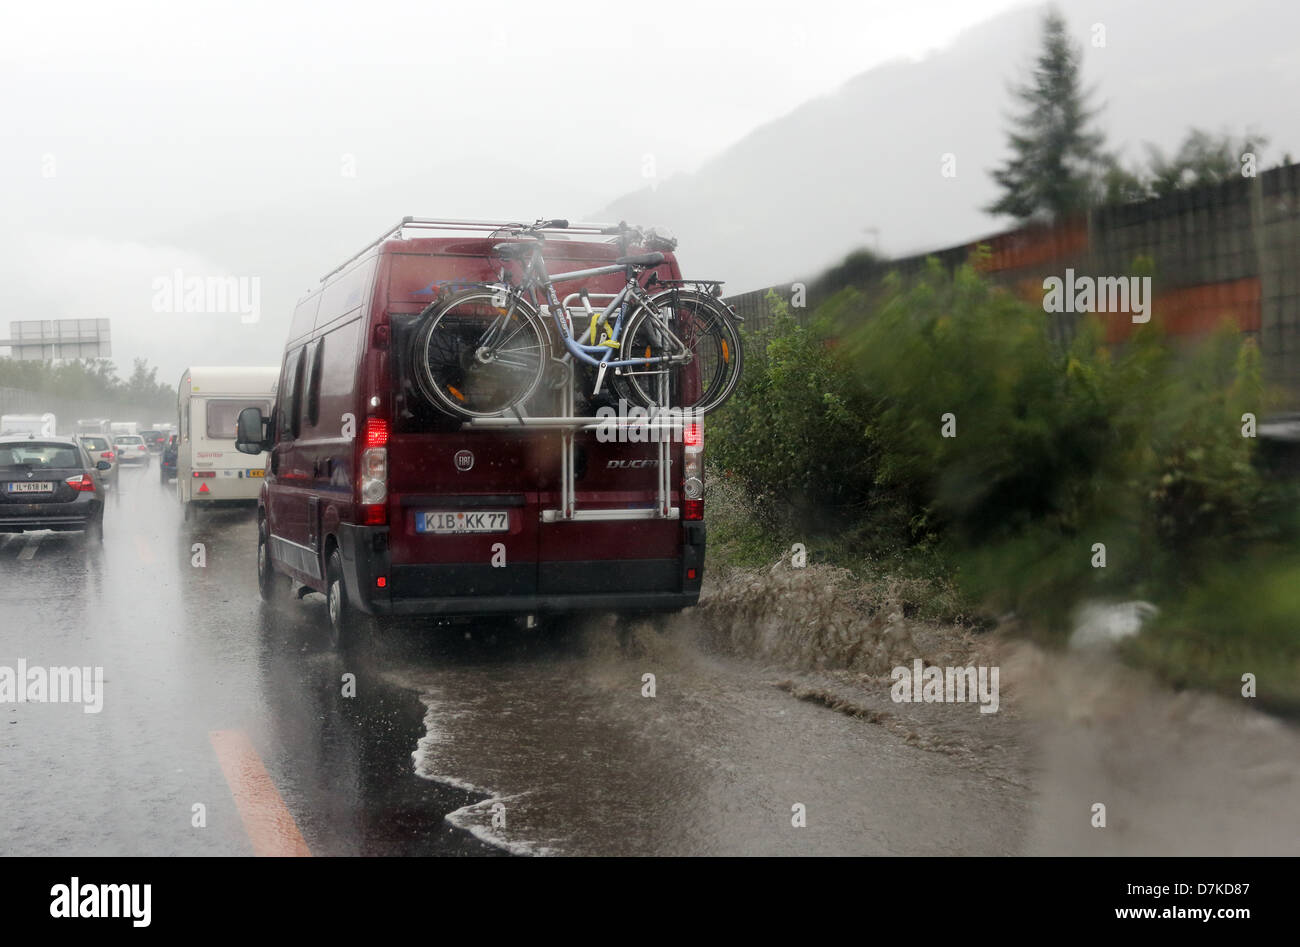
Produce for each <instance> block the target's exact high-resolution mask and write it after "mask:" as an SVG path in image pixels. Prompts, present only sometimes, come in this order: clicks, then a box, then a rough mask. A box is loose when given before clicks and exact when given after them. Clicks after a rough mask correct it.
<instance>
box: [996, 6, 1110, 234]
mask: <svg viewBox="0 0 1300 947" xmlns="http://www.w3.org/2000/svg"><path fill="white" fill-rule="evenodd" d="M1012 93H1013V94H1014V95H1015V97H1016V98H1017V99H1019V100H1020V101H1021V102H1022V103H1023V104H1024V107H1025V108H1024V112H1023V113H1022V114H1021V115H1019V116H1016V117H1014V118H1012V119H1011V121H1012V130H1011V131H1010V132H1009V133H1008V135H1007V138H1008V141H1009V142H1010V145H1011V150H1012V152H1013V154H1012V157H1011V158H1010V160H1008V161H1007V163H1006V165H1005V166H1004V167H1002V168H1000V169H998V170H996V171H993V172H992V175H993V179H994V180H995V181H997V183H998V184H999V186H1001V188H1002V196H1001V197H1000V198H998V200H997V201H995V202H994V203H993V204H991V205H989V206H988V207H987V208H986V209H987V210H988V211H989V212H991V213H994V214H1008V215H1010V216H1012V217H1016V218H1018V219H1020V220H1030V219H1035V218H1038V219H1047V220H1060V219H1061V218H1064V217H1068V216H1070V215H1072V214H1076V213H1079V212H1081V211H1083V210H1085V209H1087V207H1088V206H1089V204H1091V203H1092V200H1093V197H1094V195H1095V194H1096V191H1097V189H1098V179H1099V177H1100V175H1101V172H1102V171H1103V170H1104V166H1105V163H1106V162H1105V157H1104V155H1103V153H1102V143H1103V141H1104V136H1103V135H1102V134H1101V133H1100V132H1097V131H1093V130H1092V129H1091V123H1092V120H1093V119H1094V118H1095V117H1096V110H1094V109H1090V108H1088V106H1087V101H1086V99H1087V94H1086V93H1085V92H1084V91H1083V90H1082V89H1081V88H1080V84H1079V53H1078V50H1077V49H1076V48H1075V47H1073V46H1072V45H1071V44H1070V41H1069V39H1068V37H1067V36H1066V32H1065V20H1064V19H1063V18H1062V17H1061V15H1060V13H1059V12H1057V11H1055V10H1052V11H1049V12H1048V14H1047V15H1046V17H1044V19H1043V48H1042V51H1041V52H1040V53H1039V55H1038V59H1037V61H1036V63H1035V65H1034V70H1033V76H1032V78H1031V80H1030V81H1029V82H1028V83H1026V84H1025V85H1022V86H1019V87H1016V88H1013V89H1012Z"/></svg>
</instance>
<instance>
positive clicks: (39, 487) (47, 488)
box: [5, 480, 54, 493]
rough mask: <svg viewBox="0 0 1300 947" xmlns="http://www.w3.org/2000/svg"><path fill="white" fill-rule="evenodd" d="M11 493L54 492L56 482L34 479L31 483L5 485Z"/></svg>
mask: <svg viewBox="0 0 1300 947" xmlns="http://www.w3.org/2000/svg"><path fill="white" fill-rule="evenodd" d="M5 490H6V491H8V492H9V493H53V492H54V483H53V482H52V481H49V480H33V481H32V482H30V483H10V484H6V485H5Z"/></svg>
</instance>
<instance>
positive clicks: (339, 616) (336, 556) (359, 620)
mask: <svg viewBox="0 0 1300 947" xmlns="http://www.w3.org/2000/svg"><path fill="white" fill-rule="evenodd" d="M325 607H326V613H327V615H328V618H329V629H330V644H331V645H332V646H333V647H334V650H335V651H339V652H343V651H347V650H349V649H350V648H352V646H353V645H355V644H356V643H357V642H358V641H359V640H360V639H362V638H365V637H369V636H371V635H373V634H374V633H375V631H376V630H377V628H378V623H377V622H376V621H375V619H374V617H373V616H371V615H367V614H366V613H365V612H363V611H360V610H359V609H358V608H357V607H356V606H354V605H353V604H352V601H351V599H349V598H348V584H347V582H346V581H345V580H344V578H343V556H342V554H341V553H340V552H339V550H338V547H337V546H336V547H334V548H333V549H331V550H330V555H329V561H328V562H327V563H326V564H325Z"/></svg>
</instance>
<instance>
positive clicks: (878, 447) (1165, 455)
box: [710, 261, 1297, 633]
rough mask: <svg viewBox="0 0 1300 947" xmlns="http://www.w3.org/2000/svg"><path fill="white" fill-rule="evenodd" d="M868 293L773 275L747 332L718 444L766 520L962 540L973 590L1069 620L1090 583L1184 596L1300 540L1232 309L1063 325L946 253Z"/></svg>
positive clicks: (936, 544)
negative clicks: (806, 310)
mask: <svg viewBox="0 0 1300 947" xmlns="http://www.w3.org/2000/svg"><path fill="white" fill-rule="evenodd" d="M975 262H976V263H978V261H975ZM873 298H874V299H875V301H869V300H868V297H866V296H864V295H862V294H861V293H858V292H856V291H854V290H852V289H846V290H843V291H841V292H839V293H838V294H836V295H835V296H834V297H832V298H831V299H830V300H829V301H827V302H826V303H825V304H823V305H822V306H821V307H819V309H818V311H817V312H816V313H815V314H814V315H813V317H812V318H811V319H810V321H809V323H808V327H806V328H804V327H801V326H799V325H797V324H796V323H795V322H794V320H793V319H791V318H790V316H789V313H788V311H787V310H786V309H785V307H784V305H783V304H782V303H781V301H780V300H779V299H777V298H776V297H775V296H770V297H769V302H770V304H771V305H772V307H773V311H774V313H775V318H774V319H773V321H772V324H771V326H770V328H768V329H767V330H765V331H763V332H758V333H753V334H751V335H748V336H747V337H746V346H747V347H746V361H747V364H746V371H745V377H744V379H743V381H742V384H741V387H740V389H739V390H738V392H737V394H736V395H735V396H734V398H733V399H732V401H731V402H730V403H729V404H728V405H727V406H726V407H725V408H724V409H723V410H722V411H720V412H719V413H718V414H717V415H716V416H715V420H713V421H712V422H711V428H710V431H711V437H710V451H711V458H712V461H713V462H714V463H715V464H716V465H717V466H718V467H719V468H721V469H722V470H723V471H724V472H725V473H724V475H728V476H730V477H733V478H737V479H738V480H739V481H740V482H742V483H743V484H744V485H745V487H746V488H747V490H748V492H749V495H750V497H751V498H752V499H753V500H754V506H753V509H754V510H756V511H758V512H757V515H758V517H759V519H760V520H761V523H762V525H763V527H764V528H766V529H769V530H779V529H787V528H789V526H790V524H802V525H808V524H813V525H814V526H816V527H817V528H820V529H823V530H826V531H828V532H830V533H832V534H834V535H835V536H836V537H838V539H839V541H841V543H842V544H843V545H844V546H845V548H846V549H847V550H848V551H854V550H856V551H857V552H858V553H859V554H869V555H872V556H877V557H881V558H889V559H895V560H897V559H898V558H899V557H900V556H901V557H903V558H904V559H906V558H907V557H908V556H912V557H914V558H915V557H916V556H918V555H924V556H925V557H927V559H928V562H929V566H928V568H930V569H931V570H932V569H933V566H934V563H935V561H943V562H946V563H948V564H949V566H950V568H951V570H952V575H953V576H954V577H955V578H956V580H957V582H958V584H959V586H960V587H961V588H962V589H963V591H964V594H966V595H968V596H970V597H974V598H977V599H978V600H980V601H983V602H985V604H986V606H987V607H989V608H992V609H997V610H999V611H1000V610H1003V609H1015V610H1017V611H1018V612H1021V613H1022V614H1024V615H1026V616H1028V617H1031V618H1034V619H1037V621H1036V625H1037V626H1038V627H1040V628H1043V629H1046V630H1048V631H1049V632H1052V633H1059V632H1062V631H1064V629H1065V627H1066V625H1067V618H1068V613H1069V612H1070V610H1071V609H1072V608H1073V606H1074V605H1075V604H1076V603H1077V602H1078V600H1079V599H1080V598H1081V597H1088V596H1090V597H1105V596H1122V597H1135V596H1140V597H1147V598H1151V599H1153V600H1155V601H1157V602H1163V601H1168V600H1172V599H1175V598H1176V597H1177V596H1178V595H1180V594H1181V593H1182V591H1183V590H1185V589H1187V588H1189V587H1192V586H1195V585H1199V584H1202V583H1204V582H1206V581H1209V580H1211V579H1213V577H1214V576H1215V574H1216V570H1217V569H1218V568H1219V567H1220V566H1221V565H1222V564H1223V563H1224V562H1229V561H1233V560H1235V559H1237V558H1238V557H1240V556H1243V555H1246V554H1247V553H1248V552H1249V551H1250V550H1252V549H1255V548H1257V547H1258V545H1259V544H1260V543H1261V542H1267V543H1273V544H1282V545H1285V543H1286V542H1288V541H1294V538H1295V536H1296V535H1297V532H1296V529H1295V525H1294V521H1295V517H1294V515H1291V512H1290V511H1291V510H1293V509H1294V504H1293V503H1292V501H1291V499H1289V498H1288V497H1287V496H1284V495H1283V494H1282V493H1279V492H1278V491H1276V490H1275V489H1273V488H1272V487H1270V485H1269V484H1267V483H1265V482H1264V481H1263V480H1262V479H1261V477H1260V475H1259V473H1258V472H1257V470H1256V467H1255V465H1254V464H1253V463H1252V452H1253V449H1254V445H1255V443H1256V442H1255V441H1254V440H1253V439H1251V438H1247V437H1243V436H1242V430H1241V426H1242V415H1243V414H1244V413H1246V412H1251V413H1254V414H1256V415H1257V416H1258V415H1260V414H1262V413H1263V411H1264V410H1265V408H1266V407H1267V404H1266V399H1265V396H1264V392H1263V388H1262V385H1261V383H1260V368H1259V353H1258V350H1257V349H1256V347H1255V346H1254V344H1253V342H1250V341H1249V340H1246V341H1243V339H1242V338H1241V336H1240V333H1239V332H1237V330H1236V329H1235V327H1231V326H1229V327H1225V328H1224V329H1223V330H1222V331H1220V332H1217V333H1215V334H1214V335H1213V336H1212V337H1211V338H1210V339H1208V340H1205V341H1204V342H1203V343H1202V344H1199V345H1195V346H1190V347H1189V346H1185V345H1181V344H1178V345H1176V344H1174V343H1173V342H1171V341H1170V340H1168V339H1166V338H1164V337H1163V336H1162V334H1161V333H1160V331H1159V330H1158V329H1157V328H1155V327H1154V326H1153V325H1145V326H1141V327H1138V328H1137V330H1136V331H1135V333H1134V335H1133V337H1132V338H1131V339H1130V341H1129V342H1128V343H1127V344H1125V345H1124V346H1122V347H1120V348H1118V349H1115V350H1113V349H1112V348H1110V347H1108V346H1106V345H1104V344H1103V342H1102V338H1101V331H1100V329H1101V327H1100V325H1099V324H1097V323H1095V322H1093V321H1084V322H1083V323H1082V324H1081V325H1080V326H1079V327H1078V331H1077V333H1076V335H1075V337H1074V339H1073V341H1072V342H1071V343H1070V344H1069V345H1068V346H1067V347H1061V346H1060V345H1058V344H1056V343H1054V342H1053V341H1052V339H1051V338H1050V337H1049V334H1048V317H1047V316H1046V315H1045V313H1044V311H1043V309H1042V307H1041V306H1040V305H1035V304H1032V303H1028V302H1025V301H1024V300H1021V299H1018V298H1016V297H1015V296H1013V295H1011V294H1009V293H1008V292H1006V291H1004V290H1002V289H999V288H997V287H995V286H993V285H992V284H991V283H990V282H989V281H988V280H986V279H985V278H983V277H982V276H981V275H980V274H979V272H978V267H977V266H976V265H966V266H962V267H959V268H958V269H957V270H956V272H955V273H949V272H948V271H947V270H945V269H944V268H943V267H942V266H941V265H940V264H939V263H938V262H937V261H931V264H930V266H929V267H928V269H927V270H926V271H925V272H924V273H922V274H921V275H920V276H919V277H918V278H916V279H913V280H910V281H905V280H903V279H901V278H899V277H898V276H897V275H892V276H890V277H888V278H887V279H886V280H885V281H884V285H883V295H880V296H878V297H873ZM837 339H838V340H839V341H838V343H837V342H836V341H835V340H837ZM945 427H947V428H948V431H947V433H951V434H955V436H944V434H945ZM1288 504H1291V506H1288ZM1284 513H1285V515H1283V514H1284ZM750 539H751V541H750V542H749V544H748V548H750V549H751V550H755V549H758V548H760V547H761V546H762V544H761V543H756V542H755V541H754V537H753V536H751V537H750ZM1098 543H1100V544H1104V546H1105V567H1104V568H1096V567H1095V566H1094V561H1095V553H1094V546H1095V544H1098ZM909 550H910V552H909ZM936 557H937V560H936Z"/></svg>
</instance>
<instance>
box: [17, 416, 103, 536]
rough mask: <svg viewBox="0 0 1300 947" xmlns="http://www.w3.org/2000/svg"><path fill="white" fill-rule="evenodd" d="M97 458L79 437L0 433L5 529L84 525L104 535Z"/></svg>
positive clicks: (90, 532)
mask: <svg viewBox="0 0 1300 947" xmlns="http://www.w3.org/2000/svg"><path fill="white" fill-rule="evenodd" d="M109 466H110V465H109V463H108V461H106V460H100V461H92V460H91V459H90V455H89V454H87V453H86V451H85V449H84V448H83V447H82V446H81V445H80V444H79V443H77V442H76V441H75V440H72V439H69V438H61V437H40V438H38V437H36V435H34V434H28V435H26V436H17V437H16V436H9V437H0V532H5V533H21V532H23V531H24V530H36V529H51V530H84V531H85V532H86V533H87V535H88V536H89V537H90V538H91V539H93V540H95V541H96V542H103V540H104V494H103V492H102V487H101V486H100V483H99V479H98V477H97V476H96V471H100V470H107V469H108V468H109Z"/></svg>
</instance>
